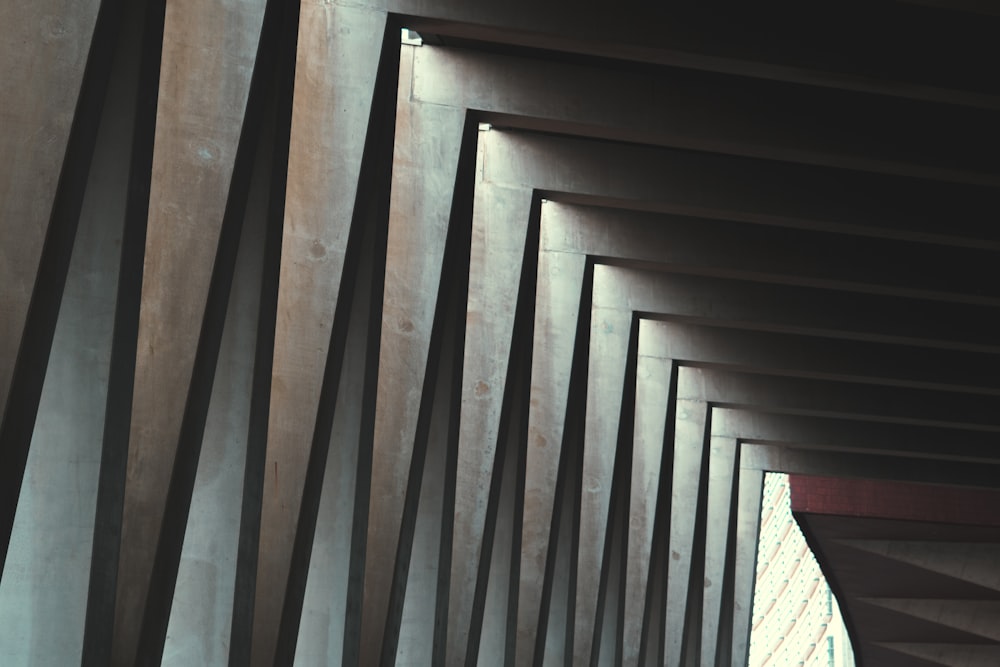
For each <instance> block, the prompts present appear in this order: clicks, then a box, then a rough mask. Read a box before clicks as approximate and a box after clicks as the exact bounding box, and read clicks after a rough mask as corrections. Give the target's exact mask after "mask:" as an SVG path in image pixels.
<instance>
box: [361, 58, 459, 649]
mask: <svg viewBox="0 0 1000 667" xmlns="http://www.w3.org/2000/svg"><path fill="white" fill-rule="evenodd" d="M419 50H420V49H419V48H417V47H414V46H403V47H402V54H401V57H400V71H399V89H398V96H397V106H396V135H395V136H396V141H395V149H394V154H393V176H392V178H393V182H392V194H391V198H390V203H389V236H388V246H387V247H388V249H387V258H388V259H387V267H389V268H388V269H387V271H386V276H385V293H384V298H383V314H382V321H383V323H384V325H383V327H382V338H381V341H380V348H379V350H380V353H379V356H380V358H379V381H378V395H377V399H376V418H375V436H374V438H375V439H374V451H373V458H374V460H375V461H376V464H375V465H374V466H373V468H372V493H371V512H372V514H371V517H372V518H371V520H370V522H369V536H368V551H367V553H368V562H369V564H370V570H368V571H370V572H371V574H370V575H367V577H366V584H365V591H366V592H365V595H366V598H367V599H368V600H369V601H370V603H369V604H368V606H367V607H366V614H369V616H366V618H365V620H364V623H365V624H366V632H367V631H369V630H370V631H371V632H377V633H379V636H381V632H382V630H381V629H378V630H376V629H375V626H382V625H384V624H385V622H386V614H387V611H388V604H389V586H390V584H391V583H392V577H391V575H388V574H387V573H391V572H392V571H393V567H394V565H395V562H396V558H397V549H396V547H397V541H398V538H399V530H400V522H401V520H402V515H403V512H404V507H403V501H404V498H405V494H406V490H407V485H408V483H412V482H413V480H410V479H408V478H409V475H410V463H411V459H412V456H413V447H414V443H415V440H416V438H417V422H418V418H419V413H420V410H421V405H422V404H423V403H425V402H431V401H432V396H424V395H423V391H422V390H423V388H424V382H425V374H426V373H428V372H431V370H430V369H428V368H427V364H428V353H429V348H430V346H431V336H432V328H433V323H434V315H435V312H436V311H437V309H439V308H445V307H446V305H447V304H446V303H439V301H438V299H439V288H440V286H441V279H442V273H443V269H444V267H443V263H444V253H445V244H446V238H447V234H448V226H449V221H450V217H451V209H452V190H453V189H454V188H455V179H456V176H457V170H458V161H459V151H460V149H461V142H462V136H463V129H464V125H465V111H464V109H452V108H448V107H443V106H434V105H428V104H422V103H420V102H417V101H415V100H412V99H411V95H410V91H411V88H412V86H413V64H412V62H413V58H414V52H415V51H419ZM456 224H469V221H456ZM415 248H419V249H420V250H419V251H416V252H415V251H414V249H415ZM446 353H447V351H446ZM435 370H436V369H435ZM447 379H448V378H446V377H441V376H439V377H438V382H439V383H444V382H446V381H447ZM417 534H418V535H419V531H418V533H417ZM407 597H408V596H407ZM432 599H433V598H432ZM423 605H424V606H425V607H426V600H425V601H424V603H423ZM431 620H432V621H433V618H431ZM366 636H370V637H374V636H375V635H366ZM431 636H432V634H428V637H427V638H428V639H430V637H431ZM366 642H367V640H366ZM381 645H382V642H381V641H379V640H375V639H372V640H371V649H370V650H372V651H374V650H375V648H376V647H381ZM366 656H367V659H371V660H374V659H377V658H376V657H375V656H374V653H366ZM429 659H430V658H429V656H428V660H429Z"/></svg>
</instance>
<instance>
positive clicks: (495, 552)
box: [448, 415, 524, 664]
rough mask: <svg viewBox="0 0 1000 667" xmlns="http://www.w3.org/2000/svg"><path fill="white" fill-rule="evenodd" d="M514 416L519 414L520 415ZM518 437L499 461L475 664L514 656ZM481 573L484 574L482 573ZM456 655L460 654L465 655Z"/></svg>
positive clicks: (454, 630) (511, 435)
mask: <svg viewBox="0 0 1000 667" xmlns="http://www.w3.org/2000/svg"><path fill="white" fill-rule="evenodd" d="M512 417H516V418H519V417H520V415H513V416H512ZM518 440H520V436H519V434H518V433H517V430H516V429H512V430H511V431H510V432H509V436H508V439H507V446H506V451H505V452H504V453H505V456H504V460H503V462H502V463H501V462H499V461H498V462H497V463H496V465H503V471H502V472H501V488H500V498H499V506H498V508H497V517H496V523H495V528H494V534H493V549H492V554H490V560H489V568H490V570H489V581H488V582H487V589H486V600H485V602H484V608H483V618H482V628H481V630H480V631H479V632H480V639H479V651H478V652H477V653H476V654H475V655H472V656H471V657H472V658H473V662H475V664H483V663H486V662H488V661H490V660H493V661H497V662H498V663H499V661H500V658H501V657H502V658H503V659H504V663H503V664H507V662H506V661H507V660H508V659H509V657H510V658H512V657H513V655H512V654H513V651H512V650H511V649H512V648H513V647H509V646H508V645H507V638H508V637H509V636H513V633H512V632H511V628H510V625H509V624H510V621H511V620H516V619H513V618H512V616H511V614H512V612H513V611H514V610H513V608H512V605H513V602H514V601H515V600H516V598H515V597H514V594H513V591H516V588H515V586H516V585H517V581H516V577H515V576H514V575H515V574H516V573H517V570H516V568H517V567H518V565H519V559H520V557H521V551H520V549H517V550H516V551H515V549H514V546H515V545H518V546H519V545H520V540H519V539H517V533H518V532H520V530H521V524H520V522H518V521H517V520H516V514H517V499H516V494H517V492H518V490H519V487H518V475H519V474H520V470H519V465H518V463H519V459H521V458H523V456H524V454H523V453H522V452H520V451H519V450H518V445H519V444H520V443H519V442H518ZM456 547H457V545H456ZM456 550H457V549H456ZM452 571H453V572H454V571H455V563H452ZM479 576H482V573H480V575H479ZM454 588H455V587H454V586H453V589H452V593H453V597H457V596H455V595H454ZM462 592H463V593H464V595H463V597H466V596H467V595H468V593H467V591H462ZM448 611H449V613H450V612H451V611H452V609H451V607H450V606H449V609H448ZM474 622H475V620H474V619H473V623H474ZM464 625H465V624H464V623H462V624H459V625H457V626H455V625H452V624H451V623H450V622H449V625H448V632H449V638H451V635H452V633H457V632H458V631H461V630H462V628H463V627H464ZM475 631H476V628H475V627H474V626H473V627H471V628H470V629H469V634H470V635H471V634H472V633H473V632H475ZM471 643H472V642H471V638H470V646H469V648H468V649H467V652H466V656H469V652H470V651H471V650H472V646H471ZM508 656H509V657H508ZM457 657H459V658H461V657H462V656H457ZM467 662H468V661H467Z"/></svg>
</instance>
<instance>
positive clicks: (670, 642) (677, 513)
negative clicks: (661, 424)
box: [664, 378, 710, 665]
mask: <svg viewBox="0 0 1000 667" xmlns="http://www.w3.org/2000/svg"><path fill="white" fill-rule="evenodd" d="M682 383H683V378H678V390H679V387H680V384H682ZM708 414H709V410H708V405H707V404H705V403H703V402H699V401H677V417H676V421H675V424H674V466H673V484H672V487H671V488H672V495H671V501H670V541H669V547H668V548H669V560H668V561H667V613H666V618H665V619H664V626H665V633H666V642H665V644H666V664H668V665H680V664H681V657H682V656H681V649H682V646H683V632H684V627H685V618H686V615H687V600H688V585H689V583H690V574H691V560H692V558H693V550H694V538H695V522H696V514H697V512H696V505H695V499H696V498H697V497H698V489H699V486H700V485H701V484H702V483H703V479H702V472H703V471H702V467H703V466H702V463H703V459H704V452H703V449H704V448H705V447H707V446H709V443H708V440H709V438H708V433H709V431H708V429H709V428H710V426H709V422H708ZM704 472H705V473H707V471H704Z"/></svg>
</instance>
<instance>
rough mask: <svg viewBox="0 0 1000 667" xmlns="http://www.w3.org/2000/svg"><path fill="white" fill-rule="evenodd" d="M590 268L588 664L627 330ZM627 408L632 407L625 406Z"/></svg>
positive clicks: (580, 611)
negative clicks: (592, 284)
mask: <svg viewBox="0 0 1000 667" xmlns="http://www.w3.org/2000/svg"><path fill="white" fill-rule="evenodd" d="M601 268H603V267H595V269H594V295H593V299H594V301H593V309H592V310H591V314H590V353H589V357H588V365H589V370H588V373H587V422H586V431H585V437H584V446H583V488H582V489H581V496H580V543H579V564H578V571H577V580H576V608H575V612H576V620H575V630H574V661H575V662H576V663H577V664H589V663H590V659H591V642H592V640H593V636H594V632H595V628H596V627H597V626H596V623H597V616H596V615H597V600H598V586H599V582H600V581H601V578H602V576H601V572H602V568H603V567H604V563H603V558H604V545H605V537H606V530H607V526H608V510H609V507H610V505H611V494H612V478H613V473H614V464H615V454H616V452H617V451H618V445H619V442H618V440H619V424H620V421H621V417H622V411H623V409H626V408H624V406H623V404H622V400H623V399H622V394H623V392H624V390H625V380H626V365H627V363H628V355H629V351H630V345H631V344H632V342H631V338H632V335H633V331H632V311H631V310H630V309H628V308H627V307H626V308H622V304H621V303H620V302H619V301H618V296H619V295H618V294H617V293H616V291H615V290H614V289H613V288H609V287H607V286H606V285H605V283H604V281H603V280H602V279H601V278H602V275H601V272H600V269H601ZM627 409H632V408H631V406H629V407H628V408H627Z"/></svg>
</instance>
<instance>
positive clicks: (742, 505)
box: [732, 446, 764, 667]
mask: <svg viewBox="0 0 1000 667" xmlns="http://www.w3.org/2000/svg"><path fill="white" fill-rule="evenodd" d="M741 449H742V450H743V452H745V451H746V447H745V446H744V447H742V448H741ZM741 453H742V452H741ZM739 476H740V483H739V491H738V495H739V510H738V519H737V522H738V523H737V527H736V572H735V577H734V584H735V585H734V590H733V629H732V646H733V650H732V659H733V661H732V667H743V666H744V665H745V664H746V659H747V656H748V655H749V649H750V621H751V616H752V614H753V589H754V582H755V581H756V576H757V535H758V534H759V533H760V504H761V493H762V492H763V489H764V473H763V472H762V471H759V470H748V469H745V468H743V467H742V462H741V469H740V472H739Z"/></svg>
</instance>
